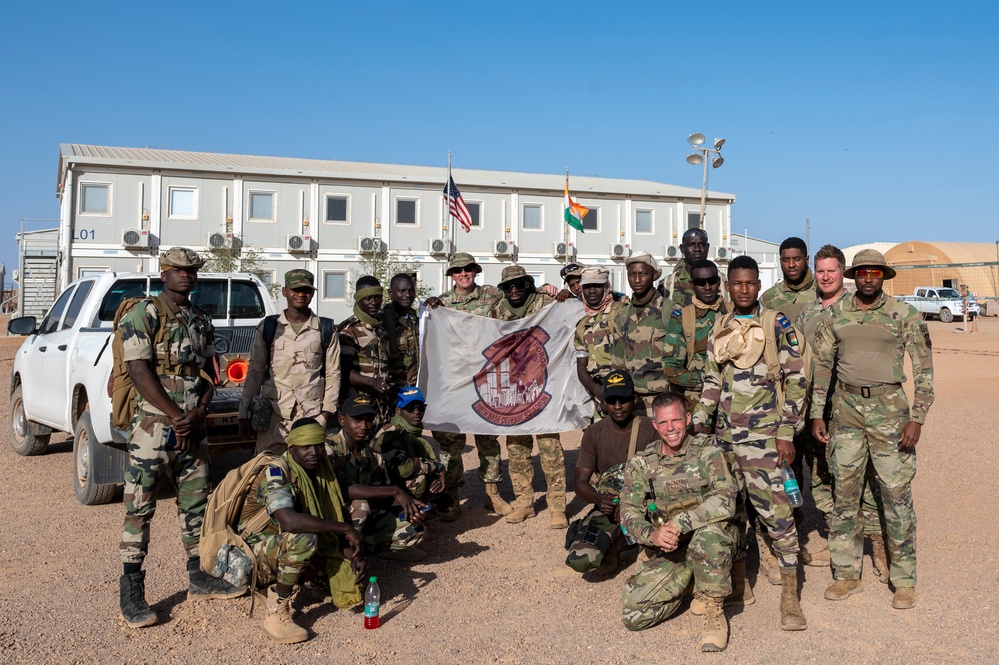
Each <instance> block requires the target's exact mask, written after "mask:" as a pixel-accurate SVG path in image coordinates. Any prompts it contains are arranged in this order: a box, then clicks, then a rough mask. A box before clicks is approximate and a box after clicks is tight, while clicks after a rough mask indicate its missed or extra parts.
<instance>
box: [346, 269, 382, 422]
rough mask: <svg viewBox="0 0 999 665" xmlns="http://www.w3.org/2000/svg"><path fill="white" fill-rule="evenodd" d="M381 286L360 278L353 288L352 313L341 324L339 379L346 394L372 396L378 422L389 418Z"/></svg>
mask: <svg viewBox="0 0 999 665" xmlns="http://www.w3.org/2000/svg"><path fill="white" fill-rule="evenodd" d="M382 297H383V294H382V286H381V284H380V283H379V282H378V280H377V279H375V278H374V277H371V276H365V277H361V279H359V280H358V281H357V287H356V289H355V291H354V315H353V316H351V317H349V318H347V319H345V320H344V321H342V322H341V323H340V326H339V332H340V359H341V367H342V369H341V381H342V382H343V385H344V387H346V388H347V390H341V394H343V393H346V395H347V396H349V395H353V394H357V393H361V394H364V395H369V396H370V397H373V398H374V399H375V403H376V404H377V405H378V416H379V422H380V423H381V422H384V421H386V420H388V418H389V413H390V409H389V399H390V397H391V395H390V394H389V393H390V392H391V390H392V381H391V379H390V378H389V355H388V354H389V343H388V335H387V333H386V332H385V327H384V326H383V325H382Z"/></svg>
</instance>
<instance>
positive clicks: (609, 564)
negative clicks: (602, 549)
mask: <svg viewBox="0 0 999 665" xmlns="http://www.w3.org/2000/svg"><path fill="white" fill-rule="evenodd" d="M622 542H624V538H621V537H620V535H618V536H616V537H615V538H614V542H612V543H611V546H610V549H609V550H607V554H605V555H604V560H603V561H601V562H600V565H599V566H597V567H596V568H594V569H593V572H594V573H596V574H597V575H610V574H612V573H613V572H614V571H616V570H617V564H618V561H619V560H618V552H620V551H621V543H622Z"/></svg>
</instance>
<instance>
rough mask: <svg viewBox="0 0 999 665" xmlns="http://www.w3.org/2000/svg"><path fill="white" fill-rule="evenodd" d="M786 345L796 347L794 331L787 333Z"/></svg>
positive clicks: (796, 341)
mask: <svg viewBox="0 0 999 665" xmlns="http://www.w3.org/2000/svg"><path fill="white" fill-rule="evenodd" d="M787 343H788V344H790V345H791V346H798V336H797V335H796V334H795V332H794V330H788V331H787Z"/></svg>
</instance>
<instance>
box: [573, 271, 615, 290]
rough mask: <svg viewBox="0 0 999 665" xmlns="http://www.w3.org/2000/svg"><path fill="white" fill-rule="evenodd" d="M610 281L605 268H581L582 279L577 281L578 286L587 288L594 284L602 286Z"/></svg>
mask: <svg viewBox="0 0 999 665" xmlns="http://www.w3.org/2000/svg"><path fill="white" fill-rule="evenodd" d="M609 280H610V273H609V272H607V269H606V268H583V272H582V279H580V280H579V285H580V286H589V285H591V284H596V285H599V286H603V285H604V284H606V283H607V282H608V281H609Z"/></svg>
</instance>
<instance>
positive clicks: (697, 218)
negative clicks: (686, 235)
mask: <svg viewBox="0 0 999 665" xmlns="http://www.w3.org/2000/svg"><path fill="white" fill-rule="evenodd" d="M699 228H701V211H700V210H698V211H697V212H688V213H687V230H688V231H689V230H690V229H699Z"/></svg>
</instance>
